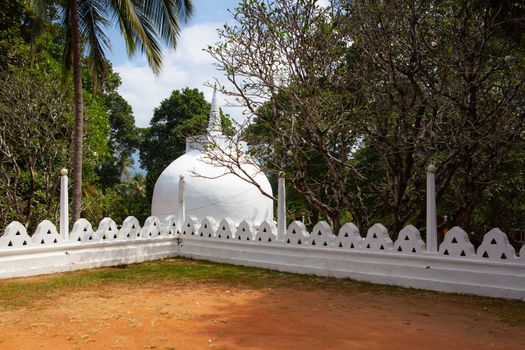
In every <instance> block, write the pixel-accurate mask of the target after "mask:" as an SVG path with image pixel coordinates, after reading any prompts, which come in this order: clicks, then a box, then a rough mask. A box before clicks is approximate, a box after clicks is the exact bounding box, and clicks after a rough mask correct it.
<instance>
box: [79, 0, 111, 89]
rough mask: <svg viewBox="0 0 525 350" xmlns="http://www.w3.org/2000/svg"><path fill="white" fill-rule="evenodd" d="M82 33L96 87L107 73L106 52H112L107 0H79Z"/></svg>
mask: <svg viewBox="0 0 525 350" xmlns="http://www.w3.org/2000/svg"><path fill="white" fill-rule="evenodd" d="M77 1H78V17H79V27H80V33H81V35H82V37H83V38H84V40H85V42H86V49H87V51H88V56H87V63H88V67H89V71H90V75H91V78H92V79H93V82H94V86H95V87H96V86H97V82H98V81H101V80H103V79H104V78H105V76H106V73H107V64H106V51H107V50H110V43H109V38H108V36H107V34H106V29H107V28H108V26H109V24H110V22H109V20H108V19H107V17H106V16H107V3H106V1H105V0H77Z"/></svg>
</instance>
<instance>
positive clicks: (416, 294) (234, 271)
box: [0, 258, 525, 325]
mask: <svg viewBox="0 0 525 350" xmlns="http://www.w3.org/2000/svg"><path fill="white" fill-rule="evenodd" d="M189 282H192V283H210V284H222V285H227V286H229V287H235V286H237V287H247V288H254V289H259V288H283V287H285V288H292V289H298V290H313V289H329V290H332V291H340V292H344V293H355V294H363V293H366V294H370V293H373V294H374V295H386V296H390V297H400V298H403V297H407V298H424V299H428V302H430V303H432V302H446V303H450V304H451V305H454V304H456V303H460V304H462V305H472V306H473V307H476V308H478V309H481V310H484V311H487V312H488V311H489V310H490V311H493V312H496V313H497V315H498V316H499V318H500V319H501V320H502V321H504V322H507V323H509V324H512V325H525V303H524V302H520V301H512V300H503V299H494V298H484V297H476V296H468V295H457V294H446V293H438V292H432V291H424V290H418V289H413V288H401V287H393V286H386V285H379V284H372V283H366V282H357V281H353V280H350V279H336V278H329V277H319V276H312V275H299V274H293V273H287V272H277V271H271V270H266V269H259V268H251V267H243V266H235V265H227V264H218V263H212V262H208V261H199V260H191V259H185V258H173V259H166V260H159V261H152V262H145V263H140V264H131V265H118V266H114V267H110V268H99V269H92V270H83V271H75V272H68V273H61V274H54V275H48V276H40V277H29V278H18V279H11V280H4V281H0V305H1V306H2V307H3V308H4V309H13V308H19V307H25V306H30V305H31V304H33V303H34V302H36V301H38V300H49V299H51V298H53V297H56V296H59V295H65V294H70V293H74V292H77V291H83V290H96V289H100V288H102V287H106V286H112V285H119V284H120V285H126V288H134V287H135V286H147V284H148V283H151V284H155V285H159V284H173V283H175V284H177V283H179V284H181V283H189ZM356 297H359V295H356Z"/></svg>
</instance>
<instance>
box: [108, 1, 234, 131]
mask: <svg viewBox="0 0 525 350" xmlns="http://www.w3.org/2000/svg"><path fill="white" fill-rule="evenodd" d="M238 3H239V0H194V5H195V15H194V16H193V18H192V19H191V20H190V21H189V22H188V23H187V24H185V25H183V27H182V32H181V36H180V38H179V42H178V48H177V50H176V52H174V51H173V50H168V49H166V50H164V52H163V55H164V64H163V68H162V72H161V74H160V75H159V76H157V77H156V76H155V75H154V74H153V72H152V71H151V69H150V68H149V67H148V64H147V62H146V60H145V59H144V57H143V56H142V55H141V54H140V53H139V54H136V55H135V56H133V57H131V58H129V57H128V56H127V53H126V47H125V45H124V42H123V40H122V37H121V36H120V33H119V31H118V30H117V29H113V30H111V31H110V32H109V33H108V34H109V37H110V40H111V47H112V51H111V52H109V53H108V58H109V59H110V61H111V62H112V64H113V69H114V70H115V71H116V72H118V73H119V74H120V77H121V79H122V85H121V86H120V88H119V93H120V94H121V95H122V96H123V97H124V98H125V99H126V100H127V101H128V103H129V104H130V105H131V106H132V107H133V112H134V115H135V123H136V125H137V126H139V127H144V126H147V125H148V123H149V120H150V119H151V117H152V115H153V109H154V108H155V107H157V106H158V105H159V104H160V101H162V100H163V99H165V98H167V97H169V95H170V93H171V91H173V90H175V89H181V88H184V87H186V86H188V87H191V88H198V89H200V90H201V91H203V92H204V94H205V96H206V98H207V99H208V100H209V101H210V100H211V95H212V91H211V89H209V88H207V87H205V86H204V83H206V82H207V81H211V80H212V79H213V78H214V77H215V78H218V79H220V80H221V82H225V79H224V77H223V76H222V73H221V72H218V71H217V70H216V69H215V68H214V67H213V60H212V59H211V57H209V55H208V54H207V53H206V52H203V51H202V49H203V48H205V47H207V46H208V45H211V44H213V43H215V42H216V41H217V38H218V37H217V32H216V29H217V28H219V27H221V26H222V25H224V23H226V22H228V21H230V20H232V16H231V14H230V13H229V12H228V11H227V10H228V9H233V8H234V7H235V6H236V5H237V4H238ZM219 101H220V103H221V104H223V105H224V104H225V103H226V100H225V99H224V98H223V97H219ZM223 109H224V110H225V112H226V113H229V114H230V115H231V116H232V117H234V118H235V119H237V120H241V112H242V111H241V110H240V109H239V108H232V107H230V108H227V107H226V108H223Z"/></svg>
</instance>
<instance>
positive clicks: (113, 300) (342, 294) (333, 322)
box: [0, 282, 525, 350]
mask: <svg viewBox="0 0 525 350" xmlns="http://www.w3.org/2000/svg"><path fill="white" fill-rule="evenodd" d="M457 300H458V298H449V297H447V296H445V295H427V294H424V295H418V294H414V295H391V296H390V295H384V294H377V293H373V292H356V291H350V290H344V289H343V290H327V289H326V288H296V287H295V286H294V288H289V287H287V286H282V287H272V288H251V287H247V286H232V285H228V284H226V283H225V284H221V283H215V282H210V283H205V282H202V283H201V282H199V283H193V282H190V283H188V282H180V283H173V282H170V283H163V282H155V283H147V284H146V285H108V286H103V287H101V288H100V287H97V288H92V289H89V288H88V289H87V290H81V291H74V292H72V293H70V294H65V293H62V294H59V295H55V296H54V297H53V298H48V296H46V297H44V298H42V299H41V300H39V301H37V302H34V303H31V304H30V305H28V306H24V307H21V308H14V309H8V308H4V309H1V308H0V349H16V350H19V349H166V350H167V349H172V350H173V349H177V350H183V349H210V348H214V349H525V337H523V334H524V331H525V327H524V326H523V325H522V324H518V325H512V324H511V323H508V322H505V320H502V319H501V318H500V317H499V316H498V313H497V312H494V311H495V310H490V308H487V307H483V306H481V305H480V304H478V303H470V302H467V303H464V304H463V303H458V302H457ZM459 300H461V298H460V299H459Z"/></svg>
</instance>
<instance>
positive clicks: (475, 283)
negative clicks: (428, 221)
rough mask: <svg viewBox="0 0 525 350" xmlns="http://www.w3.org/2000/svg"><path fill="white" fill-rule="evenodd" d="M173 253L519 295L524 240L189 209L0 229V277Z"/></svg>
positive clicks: (524, 289) (523, 282)
mask: <svg viewBox="0 0 525 350" xmlns="http://www.w3.org/2000/svg"><path fill="white" fill-rule="evenodd" d="M174 256H184V257H191V258H196V259H206V260H211V261H216V262H225V263H232V264H237V265H246V266H257V267H263V268H269V269H274V270H279V271H288V272H297V273H307V274H316V275H320V276H334V277H349V278H352V279H356V280H361V281H368V282H373V283H380V284H390V285H398V286H404V287H414V288H421V289H429V290H436V291H445V292H456V293H468V294H476V295H484V296H492V297H503V298H512V299H521V300H525V246H524V247H522V248H521V252H520V254H516V251H515V250H514V248H513V247H512V246H511V245H510V244H509V242H508V238H507V236H506V235H505V233H503V232H501V231H500V230H499V229H493V230H491V231H490V232H488V233H487V234H486V235H485V237H484V240H483V243H482V244H481V245H480V247H478V249H477V251H476V250H475V249H474V247H473V245H472V244H471V243H470V241H469V238H468V235H467V234H466V233H465V232H464V231H463V230H462V229H461V228H459V227H454V228H453V229H451V230H450V231H449V232H448V234H447V235H446V238H445V241H444V242H443V243H442V244H441V245H440V246H439V249H438V251H437V252H428V251H427V250H426V247H425V242H423V240H422V239H421V237H420V233H419V231H418V230H417V229H416V228H415V227H413V226H411V225H409V226H407V227H405V228H404V229H403V230H401V232H400V233H399V235H398V239H397V241H395V242H393V241H392V240H391V239H390V237H389V235H388V231H387V229H386V228H385V227H384V226H383V225H381V224H375V225H373V226H372V227H371V228H370V229H369V230H368V232H367V233H366V235H363V236H361V235H360V233H359V232H358V230H357V228H356V227H355V226H354V225H353V224H351V223H348V224H345V225H344V226H343V227H342V228H341V230H340V232H339V234H338V235H337V236H335V235H334V234H333V232H332V229H331V227H330V226H329V225H328V224H327V223H326V222H320V223H318V224H317V225H315V226H314V228H313V229H312V232H311V233H310V232H307V230H306V228H305V227H304V225H303V224H302V223H301V222H298V221H295V222H292V223H291V224H290V225H289V226H288V228H287V230H286V233H285V235H284V237H283V238H282V239H278V235H277V225H276V224H275V223H274V222H268V221H264V222H262V223H261V224H260V225H259V226H258V227H257V228H254V227H253V226H250V224H248V222H244V221H243V222H241V223H240V224H239V225H236V224H235V223H233V222H232V220H230V219H228V218H225V219H223V220H221V221H220V222H217V221H216V220H214V219H213V218H206V219H204V220H203V221H202V222H198V221H197V220H196V219H195V218H193V217H188V218H186V221H185V222H184V223H183V224H182V225H181V229H180V231H178V230H177V224H176V222H175V218H174V217H168V218H167V219H166V220H165V221H164V222H160V221H159V220H158V219H157V218H155V217H149V218H148V219H146V221H145V223H144V225H143V227H140V225H139V222H138V220H137V219H135V218H134V217H128V218H127V219H126V220H125V221H124V222H123V224H122V226H121V227H120V228H118V227H117V225H116V223H115V222H114V221H113V220H111V219H110V218H105V219H103V220H102V221H101V222H100V224H99V225H98V229H97V230H96V231H93V229H92V227H91V224H90V223H89V222H88V221H86V220H85V219H80V220H79V221H77V222H76V223H75V225H74V226H73V229H72V231H71V233H70V234H69V237H68V240H65V239H64V237H63V236H62V235H60V234H59V233H58V232H57V229H56V228H55V226H54V225H53V224H52V223H51V222H49V221H43V222H42V223H41V224H40V225H39V226H38V227H37V229H36V230H35V232H34V233H33V235H32V236H31V237H30V236H29V235H28V234H27V232H26V229H25V227H24V226H23V225H21V224H20V223H18V222H13V223H11V224H10V225H9V226H8V227H7V228H6V230H5V231H4V233H3V235H2V236H0V278H10V277H19V276H31V275H38V274H46V273H54V272H61V271H72V270H78V269H86V268H93V267H99V266H114V265H119V264H126V263H134V262H141V261H146V260H155V259H162V258H166V257H174Z"/></svg>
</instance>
